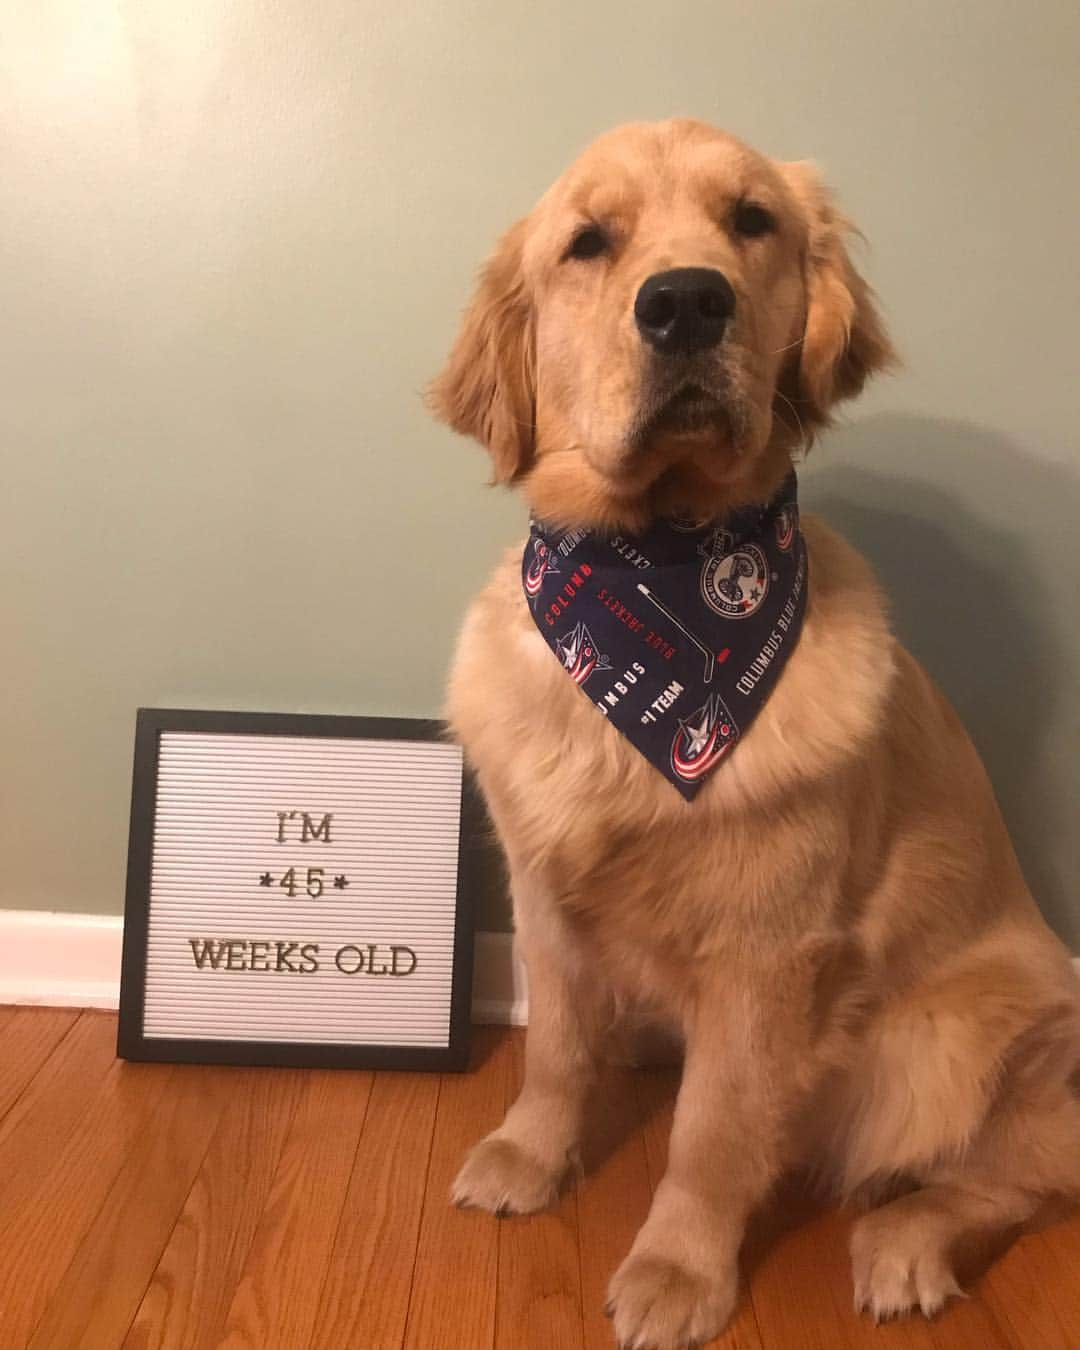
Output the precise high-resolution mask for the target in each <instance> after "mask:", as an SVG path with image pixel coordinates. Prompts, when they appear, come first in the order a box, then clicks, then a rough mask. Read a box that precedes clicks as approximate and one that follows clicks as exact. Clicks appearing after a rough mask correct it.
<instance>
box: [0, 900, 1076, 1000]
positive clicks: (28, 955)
mask: <svg viewBox="0 0 1080 1350" xmlns="http://www.w3.org/2000/svg"><path fill="white" fill-rule="evenodd" d="M123 928H124V923H123V920H122V919H121V918H120V917H119V915H115V916H114V915H97V914H52V913H45V912H44V911H40V910H10V909H8V910H0V1004H7V1003H24V1004H38V1005H40V1006H41V1007H48V1008H116V1007H117V1006H118V1005H119V1002H120V948H121V944H122V939H123ZM1073 964H1074V966H1075V967H1076V972H1077V974H1078V975H1080V957H1076V958H1074V961H1073ZM472 1014H473V1021H474V1022H483V1023H490V1024H493V1025H497V1026H514V1027H520V1026H524V1025H525V1024H526V1023H527V1022H528V1020H529V995H528V988H527V986H526V982H525V967H524V966H523V965H522V962H521V958H520V957H519V956H518V954H517V952H516V950H515V946H514V935H513V934H512V933H483V932H482V933H477V935H476V953H475V963H474V968H473V1004H472Z"/></svg>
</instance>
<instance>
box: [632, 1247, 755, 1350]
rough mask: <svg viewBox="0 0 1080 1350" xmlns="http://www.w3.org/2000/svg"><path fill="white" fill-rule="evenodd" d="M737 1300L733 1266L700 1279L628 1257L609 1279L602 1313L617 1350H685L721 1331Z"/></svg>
mask: <svg viewBox="0 0 1080 1350" xmlns="http://www.w3.org/2000/svg"><path fill="white" fill-rule="evenodd" d="M737 1298H738V1272H737V1270H736V1269H735V1267H734V1266H732V1267H731V1269H729V1270H726V1271H725V1270H723V1269H720V1270H718V1271H710V1272H709V1273H708V1274H705V1273H699V1272H696V1271H692V1270H690V1269H688V1268H687V1267H686V1266H683V1265H681V1264H680V1263H679V1262H677V1261H670V1260H667V1259H665V1258H664V1257H661V1256H655V1255H651V1254H648V1253H645V1252H642V1253H641V1254H640V1255H636V1256H635V1255H634V1254H633V1253H631V1255H630V1256H628V1257H627V1258H626V1260H625V1261H624V1262H623V1263H622V1265H621V1266H620V1267H619V1269H618V1270H617V1271H616V1272H615V1274H614V1276H613V1277H612V1280H611V1285H610V1287H609V1289H608V1305H607V1311H608V1313H609V1314H610V1315H611V1317H612V1318H613V1319H614V1322H615V1339H616V1340H617V1341H618V1343H619V1346H620V1347H621V1350H686V1347H688V1346H697V1345H703V1344H704V1343H705V1342H706V1341H708V1340H711V1338H712V1337H713V1336H716V1335H717V1334H718V1333H719V1332H721V1331H722V1330H723V1329H724V1327H725V1326H726V1325H727V1323H728V1320H729V1319H730V1317H731V1314H732V1313H733V1312H734V1310H735V1302H736V1299H737Z"/></svg>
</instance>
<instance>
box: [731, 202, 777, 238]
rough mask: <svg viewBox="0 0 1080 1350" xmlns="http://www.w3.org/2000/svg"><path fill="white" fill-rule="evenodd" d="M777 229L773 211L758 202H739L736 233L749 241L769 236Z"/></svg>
mask: <svg viewBox="0 0 1080 1350" xmlns="http://www.w3.org/2000/svg"><path fill="white" fill-rule="evenodd" d="M775 229H776V220H775V218H774V216H773V214H772V212H771V211H766V209H765V208H764V206H758V204H757V202H739V204H738V206H736V208H735V230H736V233H738V234H741V235H744V236H745V237H746V238H747V239H757V238H758V236H759V235H763V234H769V233H771V232H772V231H773V230H775Z"/></svg>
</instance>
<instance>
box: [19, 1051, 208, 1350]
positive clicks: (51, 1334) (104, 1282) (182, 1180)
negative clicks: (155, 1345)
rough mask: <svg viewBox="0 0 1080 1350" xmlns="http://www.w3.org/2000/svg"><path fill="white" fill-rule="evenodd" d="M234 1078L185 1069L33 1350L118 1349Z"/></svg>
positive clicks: (113, 1192) (51, 1306) (77, 1258)
mask: <svg viewBox="0 0 1080 1350" xmlns="http://www.w3.org/2000/svg"><path fill="white" fill-rule="evenodd" d="M233 1074H234V1071H233V1070H230V1069H224V1068H214V1067H205V1066H200V1065H181V1066H178V1067H177V1068H176V1070H175V1071H174V1072H173V1073H172V1074H171V1075H170V1077H169V1080H168V1086H167V1088H166V1089H165V1090H164V1091H163V1093H162V1096H161V1099H160V1103H159V1106H158V1108H157V1110H156V1111H155V1112H154V1115H153V1118H152V1119H151V1120H149V1121H147V1123H146V1125H145V1127H144V1128H143V1129H142V1130H141V1132H140V1133H139V1134H138V1135H137V1137H136V1138H135V1139H134V1140H133V1141H132V1146H131V1149H130V1151H129V1152H128V1154H127V1155H126V1157H125V1158H124V1160H123V1164H122V1166H121V1168H120V1171H119V1172H118V1174H117V1176H116V1180H115V1181H114V1182H113V1185H112V1188H111V1189H110V1191H109V1193H108V1195H107V1196H106V1197H105V1202H104V1204H103V1205H102V1207H101V1209H100V1210H99V1211H98V1214H97V1217H96V1218H95V1219H94V1221H93V1223H92V1224H91V1225H90V1227H89V1229H88V1230H87V1232H86V1236H85V1237H84V1238H83V1240H82V1242H81V1243H80V1244H79V1247H78V1248H77V1250H76V1252H75V1255H74V1256H73V1258H72V1260H71V1263H70V1265H69V1266H68V1268H67V1270H65V1272H64V1274H63V1276H62V1278H61V1280H60V1282H59V1283H58V1285H57V1287H56V1290H55V1292H54V1294H53V1296H52V1299H51V1300H50V1302H49V1303H48V1305H47V1307H46V1310H45V1314H44V1316H43V1317H42V1319H41V1321H40V1322H39V1323H38V1326H37V1329H36V1331H35V1332H34V1335H33V1338H32V1339H31V1341H30V1345H29V1350H70V1347H71V1346H73V1345H79V1344H85V1337H86V1334H87V1331H88V1329H90V1328H92V1330H93V1340H94V1343H95V1344H99V1345H103V1346H104V1345H108V1346H114V1345H119V1344H120V1342H121V1341H122V1340H123V1338H124V1334H125V1332H126V1331H127V1329H128V1327H129V1326H130V1324H131V1320H132V1317H133V1315H134V1313H135V1312H136V1310H137V1309H138V1307H139V1304H140V1301H141V1300H142V1296H143V1293H144V1291H145V1290H146V1286H147V1284H148V1282H149V1280H150V1277H151V1275H152V1274H153V1271H154V1267H155V1265H156V1264H157V1261H158V1258H159V1256H160V1255H161V1252H162V1249H163V1248H164V1246H165V1244H166V1242H167V1241H168V1238H169V1233H170V1231H171V1230H172V1227H173V1225H174V1224H175V1222H176V1218H177V1215H178V1214H179V1213H180V1211H181V1209H182V1207H183V1205H184V1201H185V1199H186V1197H187V1194H188V1191H189V1189H190V1187H191V1184H192V1182H193V1181H194V1179H195V1175H196V1173H197V1172H198V1170H199V1167H200V1165H201V1164H202V1161H203V1158H204V1156H205V1154H206V1150H207V1148H208V1146H209V1144H210V1140H211V1137H212V1136H213V1134H214V1131H215V1129H216V1128H217V1124H218V1121H219V1119H220V1118H221V1114H222V1111H223V1109H224V1106H225V1102H226V1099H227V1095H228V1091H229V1084H230V1079H231V1078H232V1077H233Z"/></svg>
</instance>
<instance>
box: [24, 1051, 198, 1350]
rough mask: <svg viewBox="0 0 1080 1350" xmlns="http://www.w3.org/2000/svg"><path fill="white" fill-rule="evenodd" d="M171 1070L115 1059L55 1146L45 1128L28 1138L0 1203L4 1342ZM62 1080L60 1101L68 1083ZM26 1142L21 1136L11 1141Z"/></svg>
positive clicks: (28, 1327) (34, 1310)
mask: <svg viewBox="0 0 1080 1350" xmlns="http://www.w3.org/2000/svg"><path fill="white" fill-rule="evenodd" d="M72 1036H74V1032H73V1033H72ZM173 1073H174V1069H173V1066H171V1065H160V1064H145V1065H144V1064H140V1065H131V1064H122V1063H120V1062H117V1063H115V1064H114V1066H113V1068H112V1069H111V1070H110V1071H109V1072H108V1073H107V1074H106V1075H105V1077H104V1078H103V1079H102V1080H101V1081H100V1084H99V1085H98V1088H97V1091H96V1092H95V1093H94V1094H93V1095H92V1096H91V1097H90V1099H89V1101H87V1100H85V1099H78V1098H77V1099H76V1105H77V1107H78V1109H79V1117H80V1118H79V1121H78V1124H77V1125H76V1126H75V1127H74V1129H73V1130H72V1131H71V1133H70V1135H69V1137H68V1138H67V1141H66V1143H64V1145H63V1146H62V1148H60V1150H59V1151H58V1152H53V1151H52V1150H51V1149H50V1148H49V1147H48V1144H47V1142H46V1141H47V1139H48V1133H49V1132H48V1131H45V1132H44V1133H43V1135H42V1137H41V1138H40V1139H37V1140H35V1139H34V1138H33V1137H32V1136H31V1137H29V1143H30V1144H31V1146H32V1149H31V1154H30V1157H29V1160H28V1167H27V1173H26V1175H25V1177H23V1178H19V1179H17V1181H18V1182H21V1184H13V1186H12V1187H11V1191H12V1192H14V1195H15V1202H14V1203H10V1202H6V1203H5V1204H4V1205H3V1215H4V1224H3V1228H2V1230H0V1307H2V1308H3V1310H4V1333H5V1336H6V1337H7V1343H8V1344H10V1345H12V1346H22V1345H24V1344H25V1343H26V1341H27V1340H28V1339H29V1337H30V1334H31V1333H32V1331H33V1329H34V1327H35V1326H36V1325H37V1323H38V1321H39V1320H40V1318H41V1316H42V1313H43V1312H44V1311H45V1308H46V1306H47V1304H48V1302H49V1299H50V1298H51V1296H52V1294H53V1292H54V1291H55V1290H56V1288H57V1286H58V1285H59V1283H60V1281H61V1279H62V1277H63V1275H64V1272H65V1270H66V1269H67V1268H68V1265H69V1264H70V1262H71V1259H72V1257H73V1256H74V1254H75V1252H76V1250H77V1248H78V1247H79V1245H80V1243H81V1242H82V1239H83V1236H84V1235H85V1234H86V1232H87V1230H88V1229H89V1228H90V1226H91V1224H92V1223H93V1222H94V1219H95V1217H96V1216H97V1214H98V1211H99V1210H100V1209H101V1207H102V1204H103V1203H104V1201H105V1198H106V1196H107V1195H108V1193H109V1190H110V1188H111V1186H112V1183H113V1180H114V1178H115V1177H116V1175H117V1173H118V1172H119V1171H120V1169H121V1167H122V1165H123V1163H124V1160H125V1159H126V1158H127V1157H128V1156H129V1154H130V1153H131V1150H132V1149H133V1148H134V1147H135V1146H136V1143H137V1141H138V1140H139V1138H140V1137H141V1135H142V1134H143V1132H144V1131H146V1130H150V1129H152V1126H153V1120H154V1117H155V1115H156V1113H157V1112H158V1109H159V1106H160V1104H161V1103H162V1101H163V1099H164V1097H165V1093H166V1090H167V1088H168V1086H169V1084H170V1082H171V1079H172V1076H173ZM63 1086H64V1089H65V1093H66V1094H67V1095H66V1096H65V1097H64V1099H63V1103H62V1104H63V1106H64V1107H67V1106H69V1105H70V1102H69V1097H70V1093H71V1085H70V1084H68V1083H65V1084H64V1085H63ZM27 1140H28V1137H27V1136H26V1135H25V1134H20V1135H19V1136H17V1138H16V1139H15V1140H14V1141H13V1142H15V1143H18V1142H21V1143H22V1144H23V1145H25V1144H26V1143H27ZM34 1145H36V1149H35V1148H34V1147H33V1146H34Z"/></svg>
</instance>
